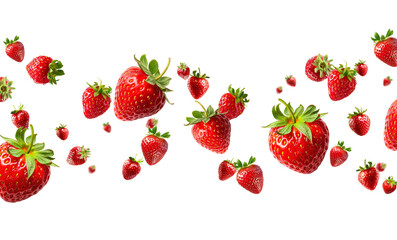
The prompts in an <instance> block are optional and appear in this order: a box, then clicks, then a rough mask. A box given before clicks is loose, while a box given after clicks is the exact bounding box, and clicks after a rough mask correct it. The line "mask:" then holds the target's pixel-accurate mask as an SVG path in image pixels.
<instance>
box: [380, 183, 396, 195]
mask: <svg viewBox="0 0 397 240" xmlns="http://www.w3.org/2000/svg"><path fill="white" fill-rule="evenodd" d="M396 187H397V186H396V185H394V184H393V187H392V186H391V184H390V183H388V182H387V180H385V181H384V182H383V184H382V188H383V191H384V192H385V193H386V194H390V193H392V192H394V191H395V190H396Z"/></svg>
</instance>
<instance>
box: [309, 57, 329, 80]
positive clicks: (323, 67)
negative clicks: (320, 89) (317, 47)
mask: <svg viewBox="0 0 397 240" xmlns="http://www.w3.org/2000/svg"><path fill="white" fill-rule="evenodd" d="M331 62H332V59H331V60H328V55H325V56H322V55H320V54H318V55H317V56H314V57H312V58H310V59H309V60H308V61H307V62H306V68H305V73H306V76H307V77H308V78H309V79H311V80H313V81H315V82H321V81H323V80H324V79H326V78H327V76H328V74H329V72H330V71H331V70H332V69H331V64H330V63H331Z"/></svg>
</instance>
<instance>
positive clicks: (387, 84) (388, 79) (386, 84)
mask: <svg viewBox="0 0 397 240" xmlns="http://www.w3.org/2000/svg"><path fill="white" fill-rule="evenodd" d="M392 81H393V79H391V78H390V76H387V77H385V79H383V86H385V87H386V86H389V85H390V83H391V82H392Z"/></svg>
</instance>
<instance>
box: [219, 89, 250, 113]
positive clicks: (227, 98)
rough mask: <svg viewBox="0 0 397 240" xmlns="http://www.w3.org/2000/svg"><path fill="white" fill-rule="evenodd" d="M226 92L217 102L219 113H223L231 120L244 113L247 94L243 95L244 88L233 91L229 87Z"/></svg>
mask: <svg viewBox="0 0 397 240" xmlns="http://www.w3.org/2000/svg"><path fill="white" fill-rule="evenodd" d="M228 91H229V92H228V93H225V94H223V95H222V97H221V99H220V100H219V113H224V114H225V116H226V117H227V118H228V119H229V120H232V119H233V118H236V117H238V116H240V115H241V114H242V113H243V112H244V109H245V104H246V103H247V102H249V100H248V99H247V97H248V94H246V93H244V88H243V89H241V90H240V88H237V90H234V88H232V85H230V86H229V88H228Z"/></svg>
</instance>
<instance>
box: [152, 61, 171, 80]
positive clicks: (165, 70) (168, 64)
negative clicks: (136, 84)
mask: <svg viewBox="0 0 397 240" xmlns="http://www.w3.org/2000/svg"><path fill="white" fill-rule="evenodd" d="M170 63H171V58H168V63H167V66H165V69H164V71H163V72H162V73H161V74H160V75H159V76H158V77H156V78H155V79H154V80H155V81H156V80H159V79H160V78H161V77H162V76H163V75H164V74H165V72H167V70H168V67H169V66H170Z"/></svg>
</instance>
